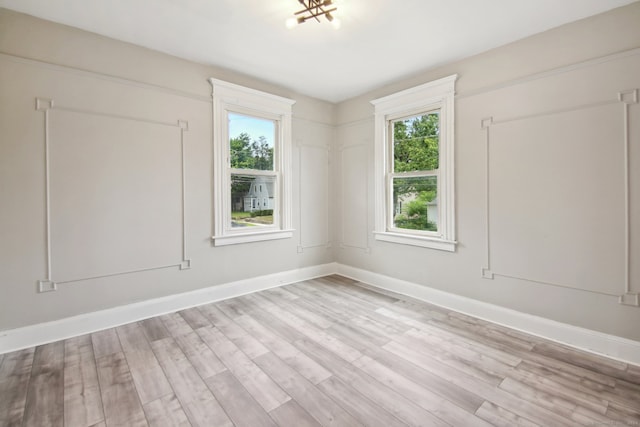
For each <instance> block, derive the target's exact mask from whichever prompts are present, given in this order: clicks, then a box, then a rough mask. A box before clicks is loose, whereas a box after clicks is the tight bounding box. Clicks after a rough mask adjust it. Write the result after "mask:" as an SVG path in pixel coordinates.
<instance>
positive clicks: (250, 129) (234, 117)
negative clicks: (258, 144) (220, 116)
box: [229, 112, 276, 147]
mask: <svg viewBox="0 0 640 427" xmlns="http://www.w3.org/2000/svg"><path fill="white" fill-rule="evenodd" d="M243 132H244V133H246V134H248V135H249V136H250V137H251V141H257V140H258V138H259V137H261V136H264V137H265V138H266V140H267V143H268V144H269V147H273V140H274V137H275V133H276V126H275V123H274V121H273V120H268V119H262V118H259V117H251V116H245V115H243V114H238V113H231V112H230V113H229V138H230V139H231V138H236V137H238V136H239V135H240V134H241V133H243Z"/></svg>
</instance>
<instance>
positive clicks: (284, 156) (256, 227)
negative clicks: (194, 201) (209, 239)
mask: <svg viewBox="0 0 640 427" xmlns="http://www.w3.org/2000/svg"><path fill="white" fill-rule="evenodd" d="M209 81H210V83H211V85H212V86H213V135H214V136H213V138H214V141H213V146H214V149H213V151H214V235H213V240H214V244H215V245H216V246H222V245H229V244H236V243H247V242H253V241H261V240H271V239H282V238H289V237H291V236H292V235H293V230H292V225H291V224H292V218H291V106H292V105H293V104H294V102H295V101H293V100H290V99H286V98H282V97H279V96H275V95H271V94H268V93H265V92H260V91H257V90H253V89H249V88H245V87H242V86H238V85H234V84H231V83H227V82H223V81H221V80H216V79H210V80H209Z"/></svg>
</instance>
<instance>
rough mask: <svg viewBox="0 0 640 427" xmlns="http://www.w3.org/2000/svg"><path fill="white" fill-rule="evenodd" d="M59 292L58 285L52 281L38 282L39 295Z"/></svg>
mask: <svg viewBox="0 0 640 427" xmlns="http://www.w3.org/2000/svg"><path fill="white" fill-rule="evenodd" d="M57 290H58V284H57V283H56V282H54V281H51V280H38V293H43V292H53V291H57Z"/></svg>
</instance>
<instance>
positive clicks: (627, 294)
mask: <svg viewBox="0 0 640 427" xmlns="http://www.w3.org/2000/svg"><path fill="white" fill-rule="evenodd" d="M618 101H620V102H621V103H622V104H623V106H624V125H623V126H624V140H623V144H624V221H625V241H624V251H625V271H624V280H625V285H624V294H622V295H620V299H619V302H620V304H624V305H631V306H635V307H640V298H639V294H638V293H637V292H635V293H634V292H632V290H631V240H630V237H631V235H630V232H631V207H630V204H629V199H630V182H629V180H630V174H629V168H630V164H629V144H630V137H629V132H630V130H629V105H631V104H637V103H638V89H630V90H625V91H622V92H619V93H618Z"/></svg>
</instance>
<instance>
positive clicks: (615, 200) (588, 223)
mask: <svg viewBox="0 0 640 427" xmlns="http://www.w3.org/2000/svg"><path fill="white" fill-rule="evenodd" d="M638 22H640V3H636V4H633V5H630V6H628V7H625V8H621V9H618V10H614V11H611V12H609V13H606V14H603V15H599V16H596V17H593V18H589V19H587V20H584V21H579V22H576V23H573V24H569V25H566V26H563V27H560V28H557V29H554V30H552V31H548V32H545V33H542V34H539V35H536V36H534V37H530V38H527V39H525V40H521V41H519V42H516V43H513V44H510V45H508V46H504V47H501V48H498V49H495V50H492V51H490V52H486V53H484V54H482V55H478V56H475V57H472V58H469V59H466V60H463V61H460V62H457V63H453V64H449V65H447V66H445V67H441V68H438V69H434V70H428V71H426V72H424V73H420V74H418V75H416V76H413V77H412V78H408V79H405V80H403V81H399V82H396V83H395V84H392V85H389V86H385V87H382V88H380V89H378V90H375V91H373V92H371V93H368V94H365V95H363V96H360V97H358V98H355V99H352V100H349V101H346V102H343V103H341V104H339V105H331V104H328V103H324V102H320V101H317V100H314V99H310V98H307V97H304V96H301V95H298V94H295V93H291V92H289V91H287V90H285V89H282V88H279V87H274V86H272V85H270V84H268V83H265V82H263V81H260V80H256V79H254V78H251V77H248V76H243V75H238V74H237V73H233V72H230V71H228V70H223V69H217V68H212V67H206V66H203V65H199V64H194V63H191V62H188V61H183V60H180V59H177V58H173V57H170V56H167V55H164V54H160V53H157V52H153V51H150V50H147V49H143V48H140V47H137V46H133V45H130V44H126V43H121V42H117V41H114V40H111V39H107V38H104V37H100V36H97V35H94V34H90V33H86V32H83V31H80V30H77V29H73V28H69V27H66V26H62V25H58V24H53V23H50V22H46V21H42V20H38V19H35V18H32V17H28V16H25V15H21V14H17V13H14V12H10V11H7V10H2V9H0V53H1V54H2V55H1V56H0V95H1V96H0V131H1V132H2V133H1V135H2V139H1V140H0V200H1V201H2V209H1V210H0V236H2V240H1V243H0V260H2V261H1V263H2V268H1V269H0V284H1V285H0V301H2V310H0V330H3V329H10V328H15V327H19V326H25V325H29V324H35V323H38V322H44V321H49V320H54V319H60V318H63V317H67V316H71V315H75V314H79V313H86V312H91V311H95V310H99V309H102V308H109V307H115V306H118V305H122V304H126V303H130V302H134V301H143V300H147V299H151V298H156V297H160V296H164V295H171V294H175V293H179V292H184V291H189V290H194V289H198V288H203V287H207V286H212V285H217V284H221V283H226V282H230V281H234V280H240V279H243V278H250V277H254V276H258V275H263V274H269V273H273V272H278V271H285V270H291V269H295V268H299V267H305V266H311V265H318V264H322V263H326V262H331V261H338V262H341V263H344V264H348V265H351V266H354V267H358V268H363V269H367V270H370V271H373V272H377V273H381V274H385V275H389V276H392V277H396V278H399V279H405V280H409V281H412V282H415V283H418V284H423V285H426V286H431V287H433V288H437V289H442V290H445V291H448V292H452V293H455V294H459V295H463V296H467V297H471V298H475V299H478V300H481V301H486V302H490V303H494V304H498V305H501V306H504V307H507V308H511V309H514V310H518V311H521V312H524V313H531V314H534V315H538V316H542V317H546V318H549V319H553V320H558V321H561V322H566V323H569V324H573V325H577V326H582V327H585V328H589V329H593V330H597V331H602V332H606V333H611V334H614V335H619V336H622V337H626V338H631V339H635V340H640V328H639V327H638V325H639V324H640V309H639V308H637V307H629V306H623V305H620V304H619V303H618V295H619V294H621V293H623V292H624V289H623V288H624V283H623V282H624V267H625V259H626V258H625V253H624V237H625V229H624V228H625V227H624V219H623V217H624V201H625V197H626V195H625V192H624V186H623V181H624V173H623V163H624V156H623V154H624V153H623V145H622V139H623V136H624V132H625V128H624V111H625V107H624V105H623V103H620V102H618V101H617V94H618V92H620V91H625V90H628V89H633V88H639V87H640V80H639V79H640V77H639V76H640V73H639V72H638V71H640V54H639V53H638V52H637V51H631V50H632V49H637V48H640V27H638V25H637V23H638ZM620 52H627V53H628V54H622V55H618V56H615V54H616V53H620ZM610 55H614V56H613V57H608V56H610ZM602 57H608V58H607V60H606V61H593V62H588V61H591V60H594V59H597V58H602ZM20 58H26V59H28V60H22V59H20ZM31 60H35V61H31ZM584 61H587V62H586V63H583V62H584ZM48 64H53V65H48ZM573 64H579V66H577V67H569V68H562V67H566V66H571V65H573ZM554 70H556V71H554ZM558 70H559V72H558ZM547 72H548V73H547ZM453 73H457V74H458V75H459V80H458V84H457V93H458V97H457V106H456V203H457V238H458V241H459V245H458V249H457V251H456V252H455V253H446V252H441V251H436V250H430V249H423V248H416V247H411V246H403V245H396V244H391V243H384V242H376V241H375V240H374V239H373V235H372V231H373V203H374V197H373V196H374V193H373V179H372V173H373V166H374V159H373V116H372V113H373V110H372V107H371V105H370V104H369V101H370V100H372V99H375V98H378V97H380V96H384V95H388V94H391V93H393V92H395V91H397V90H401V89H405V88H409V87H412V86H415V85H417V84H420V83H424V82H427V81H430V80H433V79H436V78H439V77H443V76H446V75H449V74H453ZM537 73H545V74H541V75H539V74H537ZM532 76H536V77H537V78H531V77H532ZM209 77H215V78H219V79H223V80H227V81H231V82H234V83H238V84H243V85H247V86H249V87H252V88H255V89H259V90H266V91H269V92H272V93H275V94H277V95H281V96H286V97H290V98H293V99H295V100H296V101H297V102H296V104H295V106H294V123H293V140H294V153H293V154H294V155H293V158H294V165H293V169H294V195H295V196H294V218H295V228H296V230H297V231H296V233H295V236H294V239H292V240H282V241H276V242H262V243H256V244H250V245H240V246H230V247H218V248H214V247H212V246H211V242H210V239H209V237H210V235H211V232H212V196H211V193H212V175H213V174H212V154H211V106H210V102H209V96H210V86H209V84H208V83H207V81H206V79H207V78H209ZM36 98H42V99H53V100H54V109H53V110H50V111H49V112H48V113H47V114H48V115H49V130H50V138H51V139H50V142H51V145H50V156H51V158H50V161H51V163H50V164H51V167H50V170H49V177H50V182H49V184H50V190H51V195H52V199H51V214H50V218H49V219H50V222H51V226H52V240H51V248H52V250H51V257H52V266H53V276H54V278H55V277H56V275H59V276H57V277H61V278H62V279H65V278H88V277H91V276H92V275H99V274H102V273H114V272H117V271H125V270H128V269H137V268H140V267H144V266H149V267H154V266H159V265H162V264H166V263H169V264H171V263H174V262H175V260H176V259H177V260H178V261H180V260H181V258H182V253H181V240H182V237H183V235H182V231H181V228H180V223H181V218H180V216H181V210H182V201H181V196H182V193H181V189H180V185H179V182H180V175H181V169H180V163H179V161H178V158H179V157H180V155H181V152H180V149H179V148H180V144H179V141H180V138H181V131H180V128H179V127H178V126H169V125H166V124H161V125H159V124H157V123H156V122H163V123H164V122H166V123H171V124H173V123H175V124H177V121H178V120H182V121H187V122H188V131H186V132H184V135H183V136H184V138H185V170H184V173H185V180H186V181H185V182H186V188H185V193H184V196H185V199H184V210H185V225H186V232H185V234H184V237H185V242H186V250H187V255H188V258H189V259H191V261H192V268H191V269H189V270H183V271H181V270H179V269H178V268H177V267H172V268H162V269H151V270H149V271H145V272H139V273H133V274H123V275H115V276H109V277H105V278H99V279H88V280H79V281H74V282H72V283H63V284H61V285H60V286H59V289H58V291H57V292H49V293H43V294H38V293H36V282H37V280H41V279H43V278H44V276H45V275H46V271H45V267H46V256H47V251H46V241H45V224H46V215H45V209H44V207H45V183H46V175H45V170H44V155H45V153H44V115H45V113H44V111H37V110H36ZM625 99H629V98H628V97H625ZM43 102H44V101H43ZM626 108H628V114H629V130H630V133H629V135H630V151H629V161H630V165H631V168H630V183H631V186H630V190H629V195H628V196H629V202H630V213H631V218H632V221H631V224H630V225H631V234H630V236H631V240H630V242H631V245H630V246H631V252H630V256H629V261H630V264H631V267H630V273H631V280H630V285H631V287H632V290H633V291H634V292H639V291H640V269H639V268H638V266H637V262H634V260H637V259H639V257H640V231H639V230H640V223H639V222H638V218H640V207H639V205H640V202H639V200H640V185H639V184H638V183H639V182H640V172H638V171H639V170H640V167H639V166H640V137H639V135H640V106H639V105H638V104H633V105H629V106H628V107H626ZM72 110H74V111H72ZM91 112H99V113H101V114H92V113H91ZM487 117H493V120H494V122H493V123H492V124H491V126H490V128H489V139H488V142H487V131H486V129H482V127H481V120H483V119H486V118H487ZM131 118H135V119H136V120H130V119H131ZM512 119H516V120H512ZM152 122H153V123H152ZM132 136H133V137H132ZM487 144H488V149H487ZM105 147H107V148H105ZM487 150H488V151H487ZM487 152H488V153H489V154H490V157H489V160H487ZM114 170H115V171H118V172H117V173H114V172H113V171H114ZM487 173H489V177H490V179H489V181H488V185H487V179H486V177H487ZM96 182H97V183H99V194H100V196H97V195H96V194H95V193H96V191H94V187H95V186H96V184H95V183H96ZM87 183H94V184H92V185H91V186H90V187H88V186H87ZM487 189H489V192H487ZM309 195H313V197H310V196H309ZM324 200H326V201H327V203H326V205H325V206H323V204H322V203H320V202H321V201H324ZM314 202H315V205H314ZM487 202H489V204H488V206H489V208H488V209H487ZM113 206H115V207H117V209H115V210H109V207H113ZM122 212H126V213H127V215H122V214H121V213H122ZM487 213H488V217H487ZM487 218H488V222H489V225H490V228H489V230H487V227H486V223H487ZM317 224H321V226H318V225H317ZM330 240H333V242H334V249H328V248H327V247H326V244H327V243H328V242H329V241H330ZM487 242H489V243H488V244H487ZM488 255H489V256H490V257H489V258H490V259H489V264H488V265H487V256H488ZM483 268H485V269H488V270H489V271H490V272H492V273H493V274H494V278H493V279H485V278H482V277H481V273H482V271H483ZM514 277H518V278H514Z"/></svg>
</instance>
